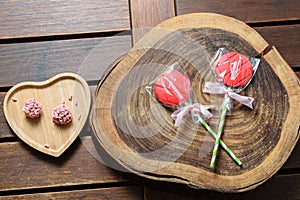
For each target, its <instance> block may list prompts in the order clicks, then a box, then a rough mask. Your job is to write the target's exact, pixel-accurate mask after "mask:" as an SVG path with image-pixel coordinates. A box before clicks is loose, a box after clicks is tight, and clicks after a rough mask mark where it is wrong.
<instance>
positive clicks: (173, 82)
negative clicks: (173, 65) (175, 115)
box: [153, 70, 191, 107]
mask: <svg viewBox="0 0 300 200" xmlns="http://www.w3.org/2000/svg"><path fill="white" fill-rule="evenodd" d="M153 90H154V93H155V97H156V99H157V100H158V101H159V102H160V103H162V104H163V105H165V106H169V107H177V106H180V105H182V104H183V103H184V102H186V101H187V100H188V98H189V97H190V93H191V83H190V79H189V78H188V77H187V76H186V75H185V74H183V73H181V72H179V71H177V70H172V71H170V72H164V73H162V74H161V75H160V76H159V77H158V78H157V79H156V81H155V83H154V86H153Z"/></svg>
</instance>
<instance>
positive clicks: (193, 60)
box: [91, 13, 300, 192]
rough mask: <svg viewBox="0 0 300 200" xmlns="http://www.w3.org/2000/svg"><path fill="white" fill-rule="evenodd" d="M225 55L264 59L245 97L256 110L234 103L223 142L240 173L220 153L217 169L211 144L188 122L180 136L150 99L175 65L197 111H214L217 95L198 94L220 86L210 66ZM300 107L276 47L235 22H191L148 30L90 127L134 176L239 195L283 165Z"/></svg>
mask: <svg viewBox="0 0 300 200" xmlns="http://www.w3.org/2000/svg"><path fill="white" fill-rule="evenodd" d="M220 47H225V48H226V49H228V50H229V51H238V52H240V53H242V54H245V55H248V56H251V57H256V56H260V57H261V63H260V66H259V67H258V70H257V72H256V74H255V76H254V78H253V80H252V82H251V83H250V84H249V85H248V87H247V88H246V89H245V90H244V91H242V95H247V96H252V97H254V98H255V101H254V104H253V105H254V109H253V110H250V109H248V108H247V107H245V106H242V105H241V104H240V103H237V102H234V105H233V108H232V111H231V115H230V116H227V117H226V122H225V127H224V130H223V134H222V140H223V141H224V142H225V143H226V144H227V145H228V146H229V148H230V149H231V150H232V151H233V152H234V153H235V154H236V155H237V157H238V158H239V159H240V160H241V161H242V163H243V165H242V166H241V167H240V166H238V165H236V163H235V162H234V161H233V160H232V159H231V158H230V156H229V155H228V154H227V153H226V152H225V151H224V150H223V149H221V148H219V151H218V157H217V163H216V167H215V169H214V170H212V169H211V168H210V167H209V164H210V160H211V155H212V149H213V146H214V142H215V141H214V139H213V138H212V137H211V136H210V135H209V134H208V133H207V131H206V130H205V129H204V128H203V127H202V126H201V125H197V124H193V123H192V120H191V117H190V116H188V115H187V116H185V117H184V120H183V122H182V123H181V125H180V127H178V128H176V127H174V122H173V120H172V118H171V113H172V110H170V109H167V108H165V107H163V106H161V105H160V104H159V103H157V102H156V101H155V100H153V98H152V97H151V96H150V95H149V94H148V93H147V92H146V90H145V86H146V85H147V84H149V83H150V82H151V81H153V80H154V79H155V78H156V77H157V76H158V75H159V74H161V73H162V72H163V71H165V70H166V69H167V67H168V66H170V65H171V64H173V63H174V62H175V61H177V62H179V64H180V65H181V66H182V67H183V69H184V70H185V71H186V72H187V74H188V75H189V77H190V79H191V84H192V88H193V91H194V102H199V103H201V104H211V102H212V100H213V98H212V96H210V95H208V94H203V93H202V92H201V91H202V89H203V85H204V83H205V82H206V81H214V80H215V78H214V77H213V75H212V72H211V71H210V65H209V63H210V60H211V58H212V57H213V55H214V53H215V52H216V51H217V50H218V48H220ZM266 50H268V52H265V51H266ZM214 98H215V97H214ZM221 99H222V97H221ZM299 107H300V86H299V80H298V78H297V77H296V75H295V74H294V72H293V71H292V70H291V68H290V67H289V65H288V64H287V63H286V62H285V61H284V60H283V59H282V57H281V56H280V54H279V53H278V51H277V50H276V48H275V47H271V46H270V47H269V44H268V43H267V42H266V41H265V40H264V39H263V38H262V37H261V36H260V35H259V34H258V33H257V32H256V31H255V30H254V29H252V28H251V27H249V26H247V25H246V24H245V23H243V22H241V21H239V20H236V19H233V18H230V17H226V16H223V15H219V14H213V13H195V14H188V15H183V16H178V17H175V18H172V19H169V20H167V21H165V22H162V23H161V24H159V25H158V26H157V27H155V28H153V29H151V30H150V31H149V32H148V33H147V34H146V35H145V36H144V37H143V38H142V39H141V40H140V41H139V42H138V44H137V45H136V46H135V47H134V48H133V49H132V50H131V51H130V52H129V53H128V54H127V55H125V56H124V58H123V59H122V60H121V61H120V62H119V63H117V64H116V66H115V67H114V68H113V69H112V70H111V71H110V72H109V73H108V74H107V76H106V77H105V78H104V79H103V80H102V82H100V83H99V86H98V88H97V93H96V97H95V103H94V107H93V109H92V120H91V122H92V126H93V129H94V132H95V138H96V139H97V140H96V141H97V143H98V144H99V145H100V146H101V147H102V149H104V150H105V151H106V152H107V153H108V154H109V155H110V156H111V157H112V158H114V159H115V160H116V161H117V162H118V163H119V164H120V165H122V166H123V167H124V168H126V169H127V170H128V171H131V172H133V173H136V174H138V175H140V176H144V177H147V178H151V179H155V180H162V181H170V182H177V183H183V184H187V185H189V186H191V187H196V188H201V189H203V188H204V189H211V190H218V191H224V192H241V191H246V190H250V189H253V188H255V187H257V186H258V185H260V184H262V183H263V182H265V181H266V180H267V179H268V178H270V177H271V176H272V175H274V174H275V173H276V172H277V171H278V170H279V169H280V168H281V166H282V165H283V164H284V162H285V161H286V160H287V158H288V157H289V155H290V153H291V152H292V149H293V148H294V146H295V144H296V143H297V141H298V138H299V124H300V112H299ZM215 114H216V116H218V113H215ZM216 119H219V117H216ZM210 125H211V126H212V127H213V128H217V125H218V122H217V121H216V120H215V119H212V120H211V121H210Z"/></svg>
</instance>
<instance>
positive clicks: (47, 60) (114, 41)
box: [0, 35, 131, 87]
mask: <svg viewBox="0 0 300 200" xmlns="http://www.w3.org/2000/svg"><path fill="white" fill-rule="evenodd" d="M130 48H131V36H130V35H120V36H113V37H106V38H91V39H77V40H76V39H75V40H57V41H46V42H36V43H20V44H5V45H0V77H1V79H0V86H2V87H3V86H13V85H15V84H17V83H19V82H23V81H44V80H46V79H49V78H51V77H53V76H55V75H56V74H59V73H62V72H73V73H76V74H78V75H80V76H82V77H83V78H84V79H85V80H86V81H90V80H98V79H99V77H100V76H101V74H102V73H103V72H104V71H105V70H106V68H107V67H108V66H109V65H110V64H111V63H113V62H114V61H115V60H116V59H117V58H119V57H120V56H122V55H124V54H125V53H126V52H127V51H128V50H129V49H130Z"/></svg>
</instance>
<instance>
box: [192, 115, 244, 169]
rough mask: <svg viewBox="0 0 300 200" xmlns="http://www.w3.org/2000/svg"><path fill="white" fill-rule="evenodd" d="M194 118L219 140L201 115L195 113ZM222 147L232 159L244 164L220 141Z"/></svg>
mask: <svg viewBox="0 0 300 200" xmlns="http://www.w3.org/2000/svg"><path fill="white" fill-rule="evenodd" d="M193 116H194V117H196V118H197V120H196V121H197V122H200V123H201V124H202V126H203V127H204V128H205V129H206V130H207V131H208V132H209V133H210V135H211V136H212V137H213V138H215V139H217V134H216V133H215V132H214V131H213V130H212V129H211V128H210V126H209V125H208V124H207V123H206V122H205V121H204V120H203V119H202V118H201V117H200V115H199V114H196V113H193ZM220 145H221V146H222V147H223V148H224V150H225V151H226V152H227V153H228V154H229V155H230V157H231V158H232V159H233V160H234V161H235V162H236V163H237V164H238V165H239V166H241V165H242V162H241V161H240V160H239V159H238V157H236V155H235V154H234V153H233V152H232V151H231V150H230V149H229V147H228V146H227V145H226V144H225V143H224V142H223V141H222V140H220Z"/></svg>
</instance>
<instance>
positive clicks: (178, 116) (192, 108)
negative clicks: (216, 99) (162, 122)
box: [171, 103, 212, 126]
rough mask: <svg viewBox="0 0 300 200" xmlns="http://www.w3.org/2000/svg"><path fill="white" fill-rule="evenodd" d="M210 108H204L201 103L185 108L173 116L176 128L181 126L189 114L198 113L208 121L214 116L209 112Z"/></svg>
mask: <svg viewBox="0 0 300 200" xmlns="http://www.w3.org/2000/svg"><path fill="white" fill-rule="evenodd" d="M207 109H208V106H203V105H201V104H200V103H194V104H192V105H188V106H184V107H182V108H180V109H178V110H176V111H175V112H173V113H172V114H171V117H172V118H173V119H174V121H175V124H174V125H175V126H179V125H180V123H181V121H182V118H183V117H184V116H185V115H186V114H187V113H188V112H198V113H199V114H200V115H201V116H202V117H203V118H205V119H207V118H210V117H211V116H212V114H211V113H210V112H209V111H208V110H207Z"/></svg>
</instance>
